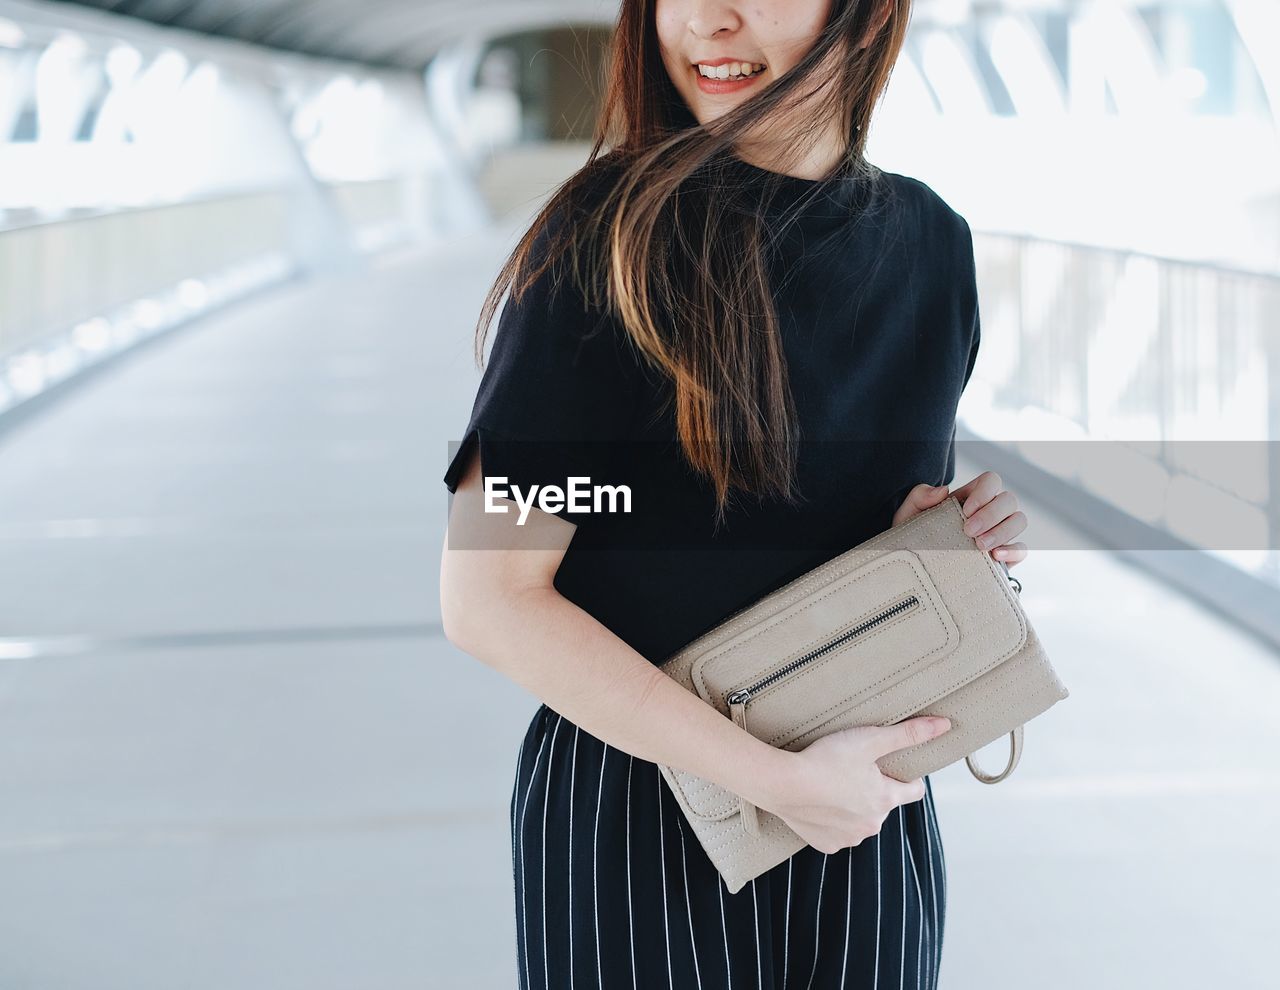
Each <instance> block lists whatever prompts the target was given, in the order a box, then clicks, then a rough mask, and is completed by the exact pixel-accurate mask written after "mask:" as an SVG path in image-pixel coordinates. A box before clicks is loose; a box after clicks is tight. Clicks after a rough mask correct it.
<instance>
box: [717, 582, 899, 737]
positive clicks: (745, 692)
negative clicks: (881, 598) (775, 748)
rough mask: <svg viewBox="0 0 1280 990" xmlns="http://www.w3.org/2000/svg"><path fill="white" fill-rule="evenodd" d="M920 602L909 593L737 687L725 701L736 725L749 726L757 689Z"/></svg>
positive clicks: (759, 689) (766, 685)
mask: <svg viewBox="0 0 1280 990" xmlns="http://www.w3.org/2000/svg"><path fill="white" fill-rule="evenodd" d="M919 604H920V599H919V598H917V597H916V596H915V595H908V596H907V597H906V598H904V599H902V600H901V601H899V602H895V603H894V604H892V605H890V606H889V607H888V608H886V609H883V610H882V611H880V612H877V613H876V614H875V615H873V616H872V617H871V618H869V619H867V620H866V621H864V622H859V623H858V624H857V625H856V626H854V627H853V628H852V629H846V630H845V631H844V632H842V633H841V634H840V635H839V636H836V637H835V638H834V639H831V640H829V641H827V642H826V643H823V644H822V645H821V646H819V647H817V648H816V649H813V650H810V651H809V652H808V653H806V654H804V655H803V656H800V657H797V658H796V659H794V660H792V661H791V662H790V663H788V664H786V665H785V666H783V667H779V668H778V669H777V670H775V671H774V672H773V673H771V674H766V675H765V676H764V677H762V678H760V679H759V680H758V681H756V682H755V683H754V684H748V685H747V686H746V687H741V688H738V689H737V690H736V691H733V692H731V693H730V694H729V695H728V696H727V697H726V698H725V701H727V702H728V704H729V717H730V718H732V719H733V721H734V723H735V724H737V725H738V726H739V727H741V728H743V729H745V728H746V727H747V702H748V701H750V700H751V698H752V697H753V696H754V695H755V694H756V692H758V691H761V690H763V689H764V688H766V687H768V686H769V685H771V684H773V683H774V682H775V681H777V680H780V679H781V678H783V677H786V676H787V675H789V674H791V673H793V672H794V671H796V670H798V669H799V668H800V667H803V666H804V665H805V664H807V663H811V662H812V661H814V660H817V659H818V658H819V657H822V656H825V655H826V654H828V653H830V652H831V651H832V650H834V649H835V648H836V647H837V646H840V645H842V644H844V643H847V642H848V641H849V640H851V639H853V638H854V637H855V636H861V635H862V634H863V633H865V632H867V631H868V630H870V629H874V628H875V627H876V626H878V625H879V624H880V623H882V622H886V621H888V620H889V619H892V618H893V617H894V616H895V615H900V614H901V613H903V612H905V611H907V610H908V609H910V608H914V607H915V606H917V605H919Z"/></svg>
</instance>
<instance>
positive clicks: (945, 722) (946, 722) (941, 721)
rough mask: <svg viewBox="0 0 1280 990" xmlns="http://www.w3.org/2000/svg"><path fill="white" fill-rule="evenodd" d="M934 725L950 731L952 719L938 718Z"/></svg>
mask: <svg viewBox="0 0 1280 990" xmlns="http://www.w3.org/2000/svg"><path fill="white" fill-rule="evenodd" d="M933 724H934V725H936V726H937V727H938V728H939V729H949V728H951V719H949V718H945V717H938V718H935V719H934V720H933Z"/></svg>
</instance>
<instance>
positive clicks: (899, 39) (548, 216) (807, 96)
mask: <svg viewBox="0 0 1280 990" xmlns="http://www.w3.org/2000/svg"><path fill="white" fill-rule="evenodd" d="M655 3H656V0H623V3H622V10H621V12H620V14H619V17H618V23H617V27H616V28H615V31H614V34H613V42H612V46H611V57H610V61H609V66H608V70H607V80H606V92H605V97H604V100H603V103H602V106H601V112H600V116H599V118H598V120H597V122H596V127H595V138H594V144H593V147H592V149H591V152H590V155H589V157H588V160H587V163H586V164H585V165H584V166H583V167H582V168H581V169H579V170H578V171H577V172H576V173H575V174H574V175H573V176H571V177H570V178H569V179H567V180H566V181H565V182H564V183H563V184H562V185H561V186H560V187H558V189H557V190H556V191H555V192H554V193H553V195H552V196H551V198H550V199H549V200H548V202H547V203H546V205H545V206H544V207H543V208H542V210H541V211H540V212H539V214H538V216H537V217H536V218H535V220H534V222H533V224H532V225H531V226H530V228H529V230H528V231H527V232H526V233H525V235H524V236H523V237H522V239H521V240H520V242H519V243H518V244H517V245H516V247H515V249H514V251H513V252H512V254H511V256H510V257H509V258H508V259H507V261H506V262H505V263H504V264H503V266H502V269H501V271H500V272H499V275H498V278H497V281H496V282H495V283H494V285H493V287H492V288H491V289H490V290H489V294H488V296H487V297H486V299H485V302H484V305H483V307H482V309H481V312H480V317H479V321H478V324H477V328H476V330H477V332H476V345H475V346H476V360H477V363H481V364H482V362H483V355H484V341H485V337H486V335H487V332H488V328H489V325H490V323H491V322H492V320H493V317H494V313H495V311H496V310H497V306H498V303H499V302H500V300H501V299H502V296H503V295H504V293H505V292H506V291H507V290H508V288H510V289H511V291H512V294H513V296H514V297H515V298H517V299H518V298H520V296H521V295H522V294H523V293H524V291H525V290H526V289H527V288H528V286H529V285H530V284H532V283H533V282H534V281H535V280H536V279H537V278H538V277H539V276H540V275H541V274H542V273H543V272H544V271H545V270H546V268H547V267H548V266H550V265H551V264H552V263H553V262H554V261H555V260H556V259H557V258H559V257H561V256H567V257H569V258H570V260H571V264H570V266H569V270H570V271H571V272H572V274H573V277H574V279H575V280H576V281H577V283H578V285H579V287H580V289H581V291H582V293H583V295H584V296H585V297H586V299H587V300H588V304H589V305H591V306H598V307H601V308H606V307H607V308H608V309H609V311H611V312H612V313H613V314H615V315H616V317H617V318H618V319H619V320H620V321H621V322H622V325H623V326H624V327H625V330H626V336H627V338H628V339H629V340H630V342H631V344H632V345H633V347H634V349H635V350H636V352H637V353H638V354H639V355H640V356H641V358H642V359H643V360H644V361H646V362H647V363H648V365H649V366H651V367H652V368H654V369H656V370H657V371H658V372H659V373H660V375H661V376H663V378H664V380H666V381H667V382H668V383H669V384H670V386H671V389H670V394H669V401H670V402H672V403H674V409H675V422H676V428H677V433H678V437H679V442H680V446H681V449H682V450H683V453H684V456H685V457H686V459H687V460H688V462H689V465H690V466H691V467H692V468H694V469H695V470H696V471H697V472H699V473H700V474H702V475H704V476H705V477H706V478H707V479H709V481H710V483H711V485H712V488H713V490H714V492H715V496H716V517H715V518H716V524H717V526H718V525H719V524H720V523H721V522H723V520H724V513H725V508H726V506H727V504H728V503H729V501H730V490H731V489H733V488H738V489H741V490H744V491H750V492H755V493H756V495H757V497H762V496H776V497H779V498H782V499H784V500H786V501H787V502H788V503H791V502H794V500H795V499H796V498H797V496H798V492H797V491H796V488H795V477H794V465H795V456H796V452H797V442H798V440H799V434H798V427H797V424H796V414H795V406H794V403H793V400H792V396H791V391H790V388H789V385H788V381H787V367H786V360H785V355H784V352H783V348H782V341H781V338H780V336H779V333H778V319H777V313H776V309H775V306H774V304H773V299H772V295H771V290H770V285H769V280H768V278H767V275H766V272H767V268H766V261H765V254H764V252H765V249H766V247H767V244H768V243H771V241H770V240H769V239H770V238H771V237H776V236H777V232H776V231H774V232H772V233H771V231H770V229H769V228H767V227H766V226H765V224H764V216H763V214H764V212H765V210H766V209H768V206H769V204H770V202H771V201H772V200H773V198H774V195H775V193H776V192H777V191H778V189H779V188H780V183H781V179H780V178H779V179H764V180H763V182H764V195H763V196H759V195H757V196H753V197H748V198H744V197H742V196H739V195H735V192H737V191H738V190H737V188H736V187H735V186H734V181H733V178H732V176H731V175H730V173H729V171H728V169H729V168H730V167H731V162H732V160H733V158H734V157H736V156H735V155H734V152H733V148H734V146H735V143H736V142H737V141H738V140H739V139H740V138H741V137H742V135H743V134H744V132H745V131H746V130H747V129H748V128H750V127H751V126H752V125H758V123H759V121H760V120H762V119H764V118H766V117H768V116H769V115H770V114H772V113H775V112H786V113H788V114H791V115H794V117H795V118H798V119H803V120H805V121H807V122H808V123H806V124H804V125H801V127H800V133H798V134H796V135H794V138H795V140H788V141H787V142H786V143H787V145H788V146H789V147H791V148H794V149H797V151H798V154H797V158H798V157H799V155H802V154H803V152H804V150H806V148H807V146H808V144H807V142H808V141H812V140H813V139H814V136H815V135H820V134H821V133H822V132H823V131H824V130H825V129H826V128H827V127H828V126H829V125H830V123H831V121H833V120H834V121H839V122H841V123H842V126H843V130H844V134H845V137H846V142H845V147H846V152H845V155H844V156H843V157H842V159H841V161H839V162H838V163H837V164H836V165H835V166H834V167H833V169H832V171H831V172H830V173H828V175H827V176H823V178H835V177H837V176H844V175H859V176H863V177H866V178H873V177H874V176H875V174H876V170H875V168H874V167H873V166H871V165H870V164H869V163H868V162H867V161H866V159H865V157H864V155H863V151H864V147H865V144H866V137H867V128H868V126H869V125H870V122H871V116H872V112H873V110H874V108H875V105H876V103H877V102H878V101H879V99H880V97H881V95H882V94H883V92H884V89H885V87H886V86H887V84H888V81H889V75H890V73H891V71H892V69H893V65H894V63H895V62H896V60H897V57H898V53H899V51H900V50H901V48H902V43H903V39H904V37H905V34H906V30H907V22H908V18H909V17H910V0H833V2H832V8H831V11H830V14H829V17H828V20H827V24H826V25H825V27H824V29H823V31H822V32H821V34H820V35H819V37H818V39H817V41H816V42H815V43H814V45H813V46H812V47H811V48H810V49H809V51H808V52H807V53H806V54H805V56H804V57H803V59H802V60H801V61H800V62H799V63H798V64H797V65H795V66H794V68H792V69H791V70H790V71H789V72H787V73H785V74H784V75H783V76H781V77H780V78H778V79H777V80H776V81H774V82H773V83H772V84H771V85H769V86H766V87H764V89H763V90H761V92H759V93H758V94H756V95H755V96H754V97H752V98H751V99H749V100H745V101H744V102H742V103H741V104H739V105H738V106H736V107H735V108H733V109H732V110H730V111H727V112H726V113H725V114H724V115H722V116H721V117H718V118H717V119H715V120H714V121H711V122H709V123H708V124H707V125H705V126H704V125H701V124H699V122H698V121H697V119H696V118H695V117H694V116H693V114H692V113H691V111H690V110H689V108H688V106H687V105H686V104H685V102H684V99H683V97H681V95H680V93H679V91H678V90H677V89H676V87H675V85H674V84H673V83H672V81H671V78H670V76H669V75H668V72H667V69H666V66H665V63H664V62H663V60H662V54H661V50H660V48H659V44H658V36H657V29H656V22H655V17H654V8H655ZM886 4H887V5H888V6H889V8H890V9H889V12H888V18H887V20H886V21H885V22H884V24H883V26H882V27H881V28H880V29H879V30H878V31H877V32H876V33H875V36H874V38H873V39H872V40H871V41H870V43H868V44H866V46H865V47H863V48H861V49H858V48H857V43H858V42H859V41H862V40H864V39H865V38H866V36H867V34H868V32H869V31H870V30H871V29H872V25H873V23H874V21H873V18H874V17H875V15H876V14H877V13H880V12H883V11H884V7H885V5H886ZM832 74H834V76H835V77H836V78H834V79H831V78H830V77H831V75H832ZM824 83H827V84H828V85H826V86H825V87H824ZM789 137H790V135H789ZM606 143H607V144H609V145H610V146H611V150H610V151H609V152H608V153H607V154H605V155H601V154H600V152H601V148H602V147H603V146H604V145H605V144H606ZM790 164H793V163H792V162H788V163H782V165H781V167H782V168H784V169H785V168H786V167H787V166H788V165H790ZM764 174H766V173H765V172H764V171H763V170H762V171H761V175H764ZM606 175H607V176H608V180H607V181H606V182H605V183H604V184H603V194H601V195H595V194H592V195H585V193H586V191H587V190H588V189H589V188H593V187H598V186H600V185H601V183H600V182H599V179H600V177H601V176H606ZM708 190H710V191H712V192H714V195H707V194H706V193H707V192H708ZM699 191H701V192H702V193H703V194H702V195H697V193H698V192H699ZM690 192H693V193H694V195H692V196H690V195H687V194H688V193H690ZM566 216H567V217H569V218H570V222H565V223H561V222H557V218H559V217H566ZM787 222H788V221H787V220H785V219H784V222H783V224H782V227H783V228H785V226H786V224H787ZM540 237H541V238H543V239H544V240H545V242H546V244H547V249H546V251H545V252H539V253H543V254H544V255H545V256H544V257H541V258H536V259H533V260H534V261H536V262H538V264H537V265H536V267H533V266H531V265H530V260H531V259H530V257H529V255H530V253H531V251H530V249H531V247H532V246H533V245H534V244H535V242H537V241H538V240H539V239H540ZM669 314H678V321H672V320H671V318H670V316H669Z"/></svg>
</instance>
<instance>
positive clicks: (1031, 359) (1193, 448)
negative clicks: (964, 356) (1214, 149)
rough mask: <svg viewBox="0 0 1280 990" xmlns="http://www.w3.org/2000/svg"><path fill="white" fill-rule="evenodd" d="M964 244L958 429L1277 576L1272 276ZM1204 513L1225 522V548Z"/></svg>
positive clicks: (989, 239)
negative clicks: (972, 356) (970, 312)
mask: <svg viewBox="0 0 1280 990" xmlns="http://www.w3.org/2000/svg"><path fill="white" fill-rule="evenodd" d="M974 247H975V254H976V256H977V263H978V281H979V295H980V300H981V302H980V305H981V307H982V346H981V351H980V355H979V361H978V366H977V368H976V369H975V372H974V377H975V380H977V381H978V382H980V385H979V389H978V391H979V392H980V393H982V394H981V395H980V397H978V398H975V399H973V400H972V401H971V403H970V406H971V407H973V408H978V412H977V413H976V415H975V417H967V418H966V421H967V422H970V423H971V424H973V425H975V426H977V420H980V419H984V418H985V419H986V420H987V421H988V424H989V425H992V424H994V425H993V428H991V429H990V430H989V432H990V434H991V436H992V437H993V438H996V437H999V438H1000V439H1001V440H1002V441H1003V440H1004V439H1005V438H1014V437H1016V438H1017V439H1016V440H1012V442H1010V444H1009V445H1010V446H1016V447H1017V449H1018V452H1019V454H1021V455H1023V456H1025V457H1027V458H1028V459H1030V460H1033V461H1037V460H1038V461H1040V462H1041V466H1050V469H1051V470H1055V472H1056V473H1058V474H1060V475H1070V477H1066V478H1065V480H1069V481H1073V482H1076V483H1078V484H1081V485H1082V486H1084V487H1087V488H1089V489H1090V490H1091V491H1092V492H1094V493H1095V494H1098V495H1101V496H1102V497H1104V498H1106V499H1107V500H1109V501H1111V502H1113V503H1114V504H1116V505H1118V506H1120V507H1122V508H1124V509H1125V510H1126V511H1129V512H1131V513H1132V514H1133V515H1135V516H1136V517H1137V518H1141V519H1142V520H1143V521H1144V522H1146V523H1148V524H1150V525H1155V526H1158V527H1162V528H1164V529H1167V530H1168V531H1169V532H1172V533H1174V534H1176V535H1177V536H1178V537H1179V538H1181V539H1185V540H1186V541H1187V542H1189V543H1191V544H1193V545H1196V546H1200V547H1204V548H1205V549H1209V550H1226V551H1228V552H1227V553H1226V554H1225V555H1226V556H1229V557H1231V558H1233V559H1234V560H1235V562H1236V563H1237V564H1239V565H1240V566H1243V567H1245V568H1246V569H1248V570H1250V571H1253V572H1255V573H1258V574H1259V575H1260V576H1261V575H1262V574H1263V573H1265V574H1266V575H1267V576H1268V577H1269V579H1271V580H1273V581H1274V580H1276V579H1277V577H1278V576H1280V575H1278V574H1277V558H1278V557H1280V554H1277V552H1276V550H1277V548H1280V277H1277V276H1273V275H1267V274H1255V273H1248V272H1240V271H1233V270H1230V269H1226V268H1222V267H1217V266H1214V265H1209V264H1197V263H1192V262H1186V261H1175V260H1167V259H1162V258H1157V257H1152V256H1149V255H1143V254H1138V253H1133V252H1126V251H1119V250H1110V249H1104V248H1096V247H1088V246H1083V245H1073V244H1065V243H1057V242H1047V241H1042V240H1036V239H1033V238H1030V237H1023V236H1017V235H1009V234H1002V233H1001V234H997V233H977V234H975V238H974ZM966 398H968V396H966ZM979 407H985V408H979ZM977 432H979V433H981V432H983V431H982V429H981V427H980V426H977ZM1060 440H1080V441H1098V440H1105V441H1108V443H1106V444H1104V445H1102V446H1101V447H1099V446H1097V445H1094V446H1092V447H1089V445H1088V444H1086V443H1080V444H1054V443H1051V442H1050V441H1060ZM1055 447H1057V448H1058V449H1057V450H1056V451H1055V450H1054V448H1055ZM1068 447H1070V448H1073V452H1072V453H1071V454H1070V455H1068V456H1063V452H1064V451H1065V449H1066V448H1068ZM1082 450H1084V451H1089V452H1088V453H1087V454H1085V455H1084V456H1082V455H1081V453H1080V452H1081V451H1082ZM1144 462H1145V464H1146V465H1147V466H1149V467H1152V468H1155V470H1153V471H1152V470H1144V469H1143V467H1142V463H1144ZM1117 464H1120V465H1125V466H1126V467H1132V470H1125V469H1123V468H1122V469H1120V470H1111V469H1110V468H1112V467H1114V466H1116V465H1117ZM1104 466H1105V467H1106V469H1103V468H1104ZM1206 507H1207V511H1208V512H1209V513H1210V514H1213V513H1219V514H1220V513H1231V514H1232V519H1233V522H1232V527H1231V529H1232V533H1233V537H1232V539H1231V541H1230V542H1231V545H1230V546H1224V543H1223V537H1222V533H1223V528H1222V526H1221V525H1220V524H1219V523H1218V522H1216V521H1215V520H1217V519H1219V518H1220V516H1214V517H1213V518H1208V517H1206V516H1205V512H1206Z"/></svg>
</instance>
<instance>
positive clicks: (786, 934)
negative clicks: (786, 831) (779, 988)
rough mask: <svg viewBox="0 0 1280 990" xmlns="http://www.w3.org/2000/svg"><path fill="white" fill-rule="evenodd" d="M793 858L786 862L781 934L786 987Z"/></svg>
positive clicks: (783, 976) (783, 974)
mask: <svg viewBox="0 0 1280 990" xmlns="http://www.w3.org/2000/svg"><path fill="white" fill-rule="evenodd" d="M794 860H795V857H794V856H793V857H792V858H791V859H789V860H787V914H786V927H785V928H784V929H783V932H782V985H783V987H784V988H785V987H786V985H787V949H788V947H789V945H790V943H791V864H792V862H794Z"/></svg>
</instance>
